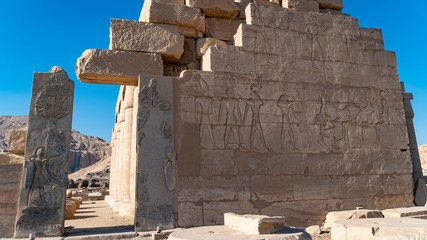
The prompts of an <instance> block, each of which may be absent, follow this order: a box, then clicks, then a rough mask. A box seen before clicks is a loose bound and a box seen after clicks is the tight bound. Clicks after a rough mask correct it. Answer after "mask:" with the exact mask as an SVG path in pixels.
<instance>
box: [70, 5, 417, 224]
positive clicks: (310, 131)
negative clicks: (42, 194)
mask: <svg viewBox="0 0 427 240" xmlns="http://www.w3.org/2000/svg"><path fill="white" fill-rule="evenodd" d="M342 8H343V4H342V2H341V1H339V0H338V1H336V0H333V1H332V0H317V1H314V0H306V1H293V0H286V1H285V0H283V1H270V2H266V1H262V0H258V1H238V2H233V1H231V0H221V1H207V0H186V1H185V3H184V1H180V0H176V1H155V0H151V1H150V0H146V1H145V3H144V7H143V9H142V12H141V17H140V19H139V21H130V20H118V19H112V20H111V29H110V30H111V33H110V36H111V39H110V40H111V42H110V49H109V50H87V51H86V52H84V53H83V55H82V57H81V58H79V60H78V62H77V67H76V72H77V74H78V77H79V79H80V80H81V81H82V82H88V83H97V84H120V85H123V86H122V87H121V88H120V93H119V97H118V101H117V105H116V124H115V126H114V129H113V134H112V144H113V160H112V172H111V178H112V181H111V196H110V198H109V200H108V201H109V203H110V204H111V205H112V206H113V207H114V209H115V210H117V211H120V212H121V213H123V214H135V226H136V228H137V229H142V230H149V229H154V228H155V227H156V226H164V227H174V226H175V227H177V226H180V227H187V226H200V225H213V224H221V223H223V213H225V212H234V213H248V214H265V215H283V216H286V217H287V223H288V224H290V225H292V226H299V227H301V226H308V225H312V224H319V223H320V222H322V221H323V220H324V217H325V215H326V213H327V212H328V211H332V210H344V209H353V208H355V207H365V208H380V209H382V208H392V207H398V206H411V205H413V201H414V196H413V194H414V180H417V179H418V178H420V176H419V175H418V174H419V170H420V169H418V167H413V166H415V165H413V163H412V162H411V154H410V149H409V147H408V144H409V139H408V130H407V126H406V121H405V109H404V106H403V101H402V88H401V85H400V82H399V77H398V74H397V68H396V57H395V54H394V53H393V52H389V51H385V50H384V44H383V38H382V33H381V30H379V29H366V28H360V27H359V24H358V20H357V19H355V18H352V17H351V16H349V15H347V14H343V13H342V12H341V11H340V10H341V9H342ZM413 172H414V173H413ZM421 177H422V175H421ZM133 211H135V213H134V212H133Z"/></svg>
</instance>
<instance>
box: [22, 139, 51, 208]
mask: <svg viewBox="0 0 427 240" xmlns="http://www.w3.org/2000/svg"><path fill="white" fill-rule="evenodd" d="M26 165H27V166H26V167H27V168H28V170H29V171H31V174H30V175H31V176H32V179H31V181H30V182H31V185H30V189H29V193H28V200H27V206H30V205H34V206H39V207H41V206H45V205H46V201H45V197H44V191H45V187H46V186H50V185H53V184H52V183H53V180H54V178H53V177H52V174H51V173H50V170H49V159H48V158H46V150H45V148H44V147H39V148H37V150H36V152H35V154H34V156H32V157H30V161H29V162H26Z"/></svg>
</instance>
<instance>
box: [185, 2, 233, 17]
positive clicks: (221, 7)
mask: <svg viewBox="0 0 427 240" xmlns="http://www.w3.org/2000/svg"><path fill="white" fill-rule="evenodd" d="M185 4H186V5H187V6H190V7H193V8H201V9H202V10H203V13H204V14H205V15H206V16H208V17H218V18H231V19H234V18H236V17H237V16H238V15H239V12H240V9H239V7H238V6H237V5H236V3H234V1H233V0H185Z"/></svg>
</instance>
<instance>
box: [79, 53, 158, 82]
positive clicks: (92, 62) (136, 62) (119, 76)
mask: <svg viewBox="0 0 427 240" xmlns="http://www.w3.org/2000/svg"><path fill="white" fill-rule="evenodd" d="M139 74H152V75H163V61H162V58H161V56H160V55H159V54H156V53H143V52H129V51H118V50H100V49H88V50H86V51H84V52H83V54H82V56H81V57H80V58H79V59H77V65H76V75H77V77H78V78H79V80H80V81H81V82H85V83H98V84H118V85H135V86H136V85H138V76H139Z"/></svg>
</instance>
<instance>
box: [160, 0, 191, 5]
mask: <svg viewBox="0 0 427 240" xmlns="http://www.w3.org/2000/svg"><path fill="white" fill-rule="evenodd" d="M154 1H155V2H161V3H173V4H181V5H184V4H185V1H184V0H154Z"/></svg>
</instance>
